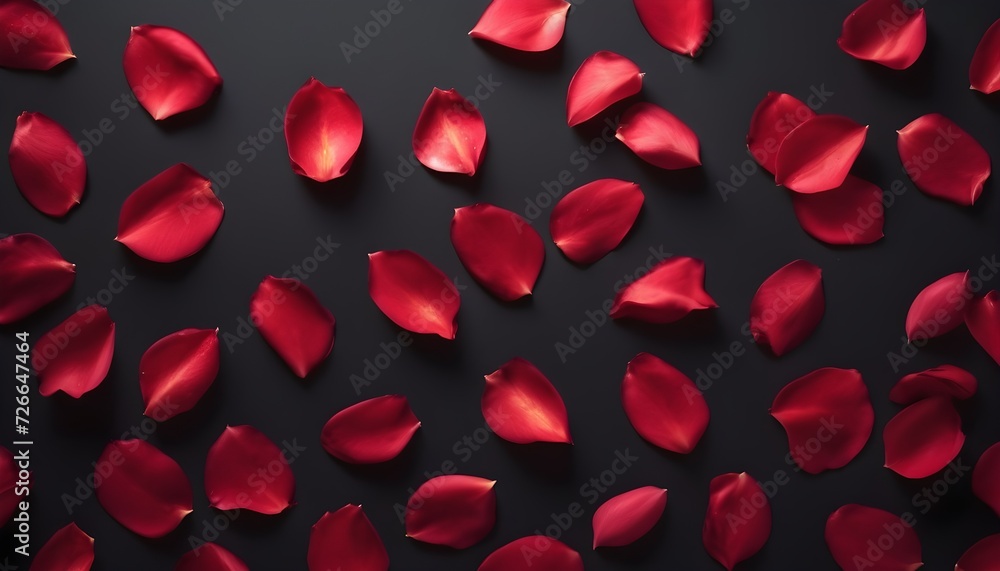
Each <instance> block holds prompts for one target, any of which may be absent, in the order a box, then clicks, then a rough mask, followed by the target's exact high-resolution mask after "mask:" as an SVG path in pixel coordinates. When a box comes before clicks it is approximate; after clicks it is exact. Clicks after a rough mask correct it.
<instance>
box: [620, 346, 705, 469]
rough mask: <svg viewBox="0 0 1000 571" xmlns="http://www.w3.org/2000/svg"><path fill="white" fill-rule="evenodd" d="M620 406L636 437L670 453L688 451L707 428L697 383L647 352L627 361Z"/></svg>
mask: <svg viewBox="0 0 1000 571" xmlns="http://www.w3.org/2000/svg"><path fill="white" fill-rule="evenodd" d="M622 405H623V406H624V407H625V415H626V416H627V417H628V420H629V422H631V423H632V427H633V428H635V431H636V432H638V433H639V435H640V436H642V437H643V438H645V439H646V440H648V441H649V442H651V443H652V444H655V445H656V446H659V447H660V448H663V449H664V450H670V451H671V452H678V453H680V454H687V453H689V452H691V451H692V450H694V447H695V446H696V445H697V444H698V441H699V440H701V437H702V435H703V434H704V433H705V429H706V428H708V419H709V410H708V405H707V404H706V403H705V397H703V396H702V394H701V391H700V390H698V387H697V385H695V384H694V382H693V381H691V379H690V378H688V377H687V376H686V375H685V374H684V373H682V372H680V371H678V370H677V369H675V368H674V367H672V366H670V365H669V364H667V363H666V362H664V361H663V360H662V359H660V358H658V357H656V356H655V355H651V354H649V353H639V354H638V355H636V356H635V357H634V358H633V359H632V360H631V361H629V363H628V368H627V369H626V370H625V378H624V380H623V381H622Z"/></svg>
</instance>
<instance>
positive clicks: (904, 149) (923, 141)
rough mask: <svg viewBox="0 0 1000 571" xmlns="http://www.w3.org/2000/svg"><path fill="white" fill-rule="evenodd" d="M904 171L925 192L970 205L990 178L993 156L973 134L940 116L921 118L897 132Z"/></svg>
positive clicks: (962, 204) (928, 115) (933, 115)
mask: <svg viewBox="0 0 1000 571" xmlns="http://www.w3.org/2000/svg"><path fill="white" fill-rule="evenodd" d="M898 133H899V136H898V138H897V139H896V147H897V149H898V150H899V158H900V160H901V161H903V168H904V169H906V173H907V174H908V175H909V176H910V179H911V180H913V184H915V185H916V186H917V188H919V189H920V190H922V191H923V192H924V193H926V194H929V195H931V196H934V197H936V198H941V199H943V200H948V201H951V202H954V203H955V204H958V205H961V206H970V205H972V204H973V203H975V202H976V200H977V199H978V198H979V195H980V194H982V192H983V183H984V182H985V181H986V179H987V178H989V176H990V170H991V167H990V155H989V154H988V153H987V152H986V149H984V148H983V146H982V145H980V144H979V142H978V141H976V140H975V139H974V138H973V137H972V135H970V134H968V133H966V132H965V131H963V130H962V128H961V127H959V126H958V125H956V124H955V122H954V121H952V120H951V119H948V118H947V117H945V116H944V115H941V114H938V113H930V114H927V115H924V116H922V117H918V118H917V119H915V120H914V121H913V122H912V123H910V124H909V125H907V126H905V127H903V128H902V129H900V130H899V131H898Z"/></svg>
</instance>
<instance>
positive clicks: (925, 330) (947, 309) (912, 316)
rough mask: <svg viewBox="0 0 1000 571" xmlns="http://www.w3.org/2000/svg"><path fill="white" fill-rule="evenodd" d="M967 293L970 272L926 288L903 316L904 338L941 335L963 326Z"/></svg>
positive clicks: (957, 274) (946, 277)
mask: <svg viewBox="0 0 1000 571" xmlns="http://www.w3.org/2000/svg"><path fill="white" fill-rule="evenodd" d="M970 296H971V293H970V292H969V272H967V271H966V272H957V273H954V274H949V275H947V276H945V277H943V278H941V279H939V280H937V281H935V282H934V283H932V284H931V285H929V286H927V287H925V288H924V289H923V290H921V291H920V293H918V294H917V297H915V298H914V299H913V303H911V304H910V310H909V311H908V312H907V313H906V337H907V338H908V339H910V340H913V339H919V337H918V336H923V337H924V338H925V339H926V338H931V337H937V336H938V335H944V334H945V333H948V332H949V331H951V330H952V329H955V328H956V327H958V326H959V325H961V324H962V320H963V318H964V316H965V311H966V308H967V307H968V300H969V297H970Z"/></svg>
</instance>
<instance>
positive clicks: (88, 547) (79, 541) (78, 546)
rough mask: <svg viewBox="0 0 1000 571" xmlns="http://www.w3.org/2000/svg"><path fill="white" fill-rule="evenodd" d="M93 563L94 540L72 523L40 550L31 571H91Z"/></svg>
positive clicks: (32, 563)
mask: <svg viewBox="0 0 1000 571" xmlns="http://www.w3.org/2000/svg"><path fill="white" fill-rule="evenodd" d="M93 563H94V538H93V537H90V536H89V535H87V534H86V533H84V532H83V530H81V529H80V528H79V527H77V526H76V524H75V523H70V524H69V525H67V526H66V527H64V528H62V529H60V530H59V531H57V532H55V533H53V534H52V537H50V538H49V540H48V541H46V542H45V545H43V546H42V548H41V549H39V550H38V553H37V554H35V559H34V560H33V561H32V562H31V568H30V569H29V571H90V566H91V565H93Z"/></svg>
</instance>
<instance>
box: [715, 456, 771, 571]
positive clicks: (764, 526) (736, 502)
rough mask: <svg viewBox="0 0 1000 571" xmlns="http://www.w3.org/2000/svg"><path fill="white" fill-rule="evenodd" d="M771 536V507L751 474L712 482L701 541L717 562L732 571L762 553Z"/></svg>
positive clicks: (718, 477) (724, 475) (736, 475)
mask: <svg viewBox="0 0 1000 571" xmlns="http://www.w3.org/2000/svg"><path fill="white" fill-rule="evenodd" d="M747 506H749V507H747ZM737 514H738V515H737ZM734 517H735V518H736V519H735V520H734V519H733V518H734ZM770 535H771V504H770V502H769V501H768V499H767V494H765V493H764V490H762V489H761V487H760V485H759V484H758V483H757V482H756V481H755V480H754V479H753V478H751V477H750V475H749V474H747V473H746V472H743V473H741V474H734V473H730V474H722V475H721V476H716V477H715V478H713V479H712V482H711V484H710V485H709V496H708V513H707V514H706V515H705V525H704V527H703V528H702V534H701V539H702V542H703V543H704V544H705V549H706V550H707V551H708V554H709V555H711V556H712V558H713V559H715V560H716V561H718V562H719V563H721V564H722V565H723V566H724V567H725V568H726V569H728V570H729V571H732V570H733V567H735V566H736V564H737V563H739V562H741V561H744V560H746V559H749V558H750V557H752V556H753V555H754V554H756V553H757V552H758V551H760V550H761V549H762V548H763V547H764V544H765V543H767V538H768V537H770Z"/></svg>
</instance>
